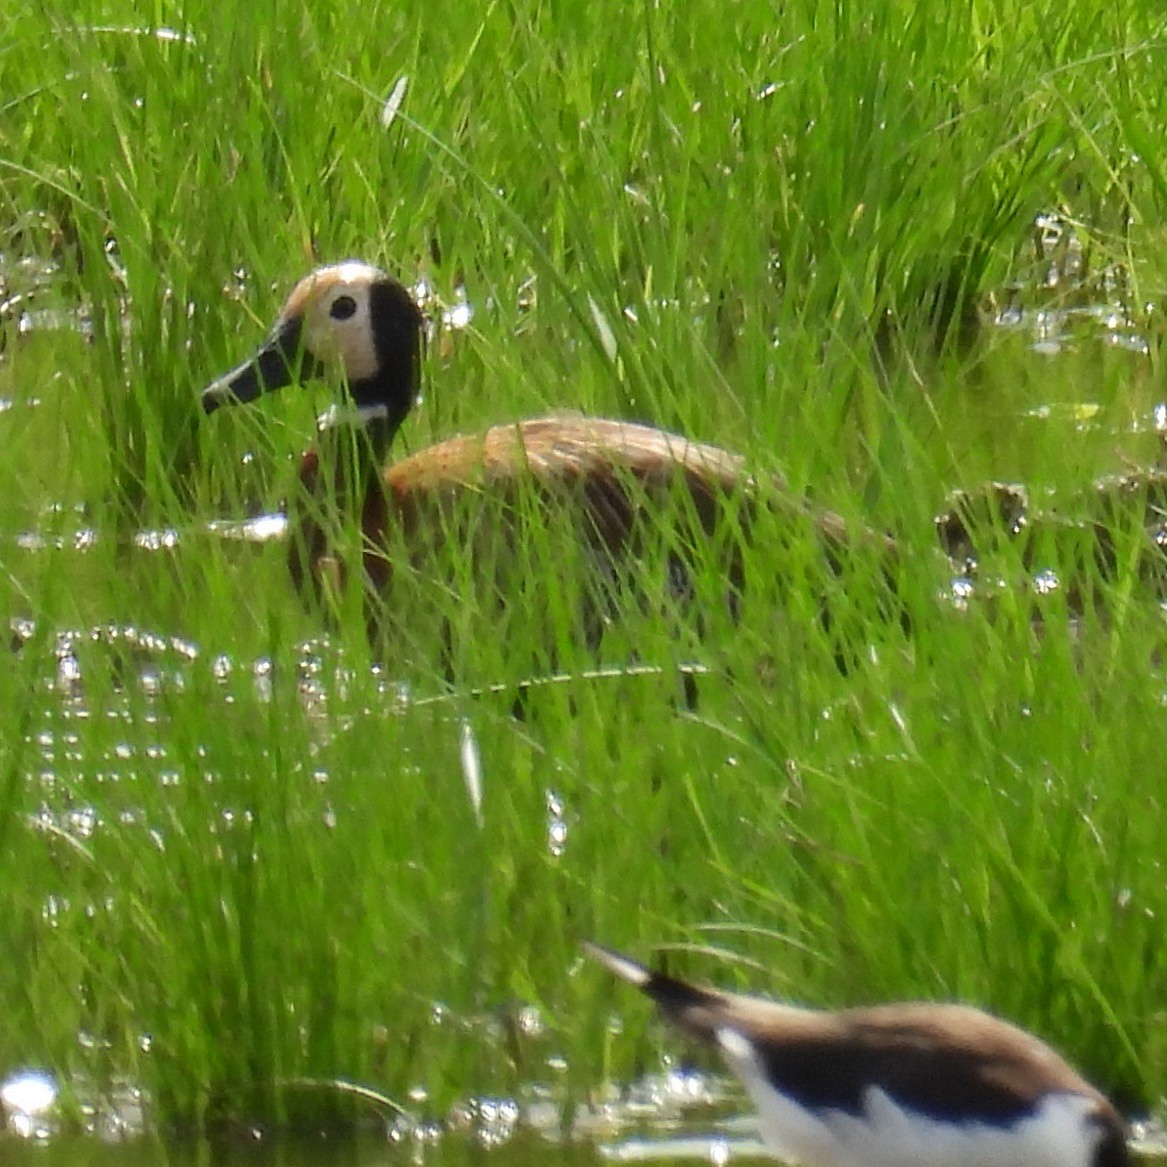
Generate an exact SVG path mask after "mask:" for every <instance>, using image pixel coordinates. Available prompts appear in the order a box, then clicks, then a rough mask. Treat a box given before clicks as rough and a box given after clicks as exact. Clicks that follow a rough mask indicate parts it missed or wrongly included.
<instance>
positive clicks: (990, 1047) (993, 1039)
mask: <svg viewBox="0 0 1167 1167" xmlns="http://www.w3.org/2000/svg"><path fill="white" fill-rule="evenodd" d="M584 947H585V950H586V951H587V953H588V955H590V956H592V957H594V958H595V959H596V960H598V961H600V962H601V963H602V964H603V965H604V966H605V967H606V968H607V969H608V970H609V971H610V972H612V973H614V974H615V975H616V976H618V977H620V978H622V979H623V980H626V981H628V982H629V983H630V984H632V985H635V986H636V987H637V988H638V989H640V990H641V991H642V992H644V993H645V994H647V995H648V996H649V997H650V998H651V999H652V1000H653V1001H654V1002H655V1003H656V1004H657V1005H658V1006H659V1008H660V1010H661V1012H662V1013H663V1014H664V1015H665V1016H666V1017H667V1018H668V1019H669V1020H670V1021H671V1022H673V1023H674V1024H675V1025H677V1026H678V1027H679V1028H680V1029H682V1030H683V1031H685V1032H686V1033H688V1034H690V1035H691V1036H693V1037H695V1038H697V1039H698V1040H699V1041H702V1042H704V1043H705V1044H707V1045H710V1046H714V1047H715V1048H716V1049H717V1050H718V1052H719V1053H720V1054H721V1056H722V1058H723V1059H724V1060H725V1062H726V1063H727V1064H728V1065H729V1067H730V1069H731V1070H733V1072H734V1073H735V1074H736V1075H737V1076H738V1077H739V1078H740V1079H741V1081H742V1083H743V1084H744V1086H745V1088H746V1090H747V1091H748V1092H749V1095H750V1097H751V1099H752V1100H753V1102H754V1105H755V1106H756V1107H757V1108H758V1118H759V1124H760V1128H761V1134H762V1137H763V1139H764V1140H765V1142H766V1144H767V1146H768V1147H769V1148H770V1150H771V1151H773V1152H774V1153H775V1154H776V1155H777V1156H778V1157H779V1158H781V1159H784V1160H786V1161H788V1162H791V1163H798V1164H801V1165H802V1167H914V1165H915V1167H1124V1165H1125V1164H1127V1163H1128V1161H1129V1157H1128V1152H1127V1145H1126V1138H1125V1127H1124V1124H1123V1121H1122V1119H1121V1117H1120V1116H1119V1114H1118V1112H1117V1111H1116V1110H1115V1108H1114V1107H1113V1106H1112V1105H1111V1103H1110V1102H1109V1101H1108V1100H1107V1099H1106V1097H1105V1096H1104V1095H1102V1094H1101V1093H1100V1092H1099V1091H1098V1090H1096V1089H1095V1088H1094V1087H1093V1086H1091V1085H1090V1084H1089V1083H1088V1082H1087V1081H1086V1080H1085V1079H1084V1078H1082V1077H1081V1076H1080V1075H1079V1074H1078V1073H1077V1072H1076V1071H1074V1070H1073V1069H1071V1068H1070V1066H1069V1065H1068V1064H1067V1063H1066V1062H1065V1061H1064V1060H1063V1059H1062V1058H1061V1057H1060V1056H1059V1055H1058V1054H1057V1053H1055V1052H1054V1051H1053V1050H1052V1049H1051V1048H1050V1047H1049V1046H1048V1045H1046V1044H1045V1043H1044V1042H1043V1041H1041V1040H1040V1039H1039V1038H1037V1037H1035V1036H1034V1035H1033V1034H1031V1033H1027V1032H1026V1031H1025V1030H1023V1029H1019V1028H1018V1027H1017V1026H1015V1025H1011V1024H1010V1023H1009V1022H1007V1021H1002V1020H1001V1019H1000V1018H998V1017H994V1016H992V1015H991V1014H988V1013H984V1012H982V1011H981V1010H979V1009H973V1008H970V1007H968V1006H965V1005H953V1004H935V1003H924V1002H903V1003H898V1004H889V1005H875V1006H870V1007H867V1008H859V1009H843V1010H839V1011H837V1012H831V1011H826V1010H821V1011H820V1010H813V1009H804V1008H799V1007H797V1006H794V1005H786V1004H780V1003H778V1002H775V1001H769V1000H766V999H765V998H762V997H747V996H742V995H739V994H736V993H723V992H720V991H718V990H717V989H710V988H702V987H699V986H697V985H693V984H690V983H689V982H687V981H683V980H680V979H678V978H676V977H671V976H668V975H666V974H665V973H661V972H653V971H651V970H649V969H648V968H646V967H645V966H644V965H641V964H639V963H637V962H636V961H634V960H631V959H629V958H628V957H626V956H622V955H620V954H619V953H617V952H613V951H612V950H611V949H608V948H601V947H600V946H599V945H596V944H585V945H584Z"/></svg>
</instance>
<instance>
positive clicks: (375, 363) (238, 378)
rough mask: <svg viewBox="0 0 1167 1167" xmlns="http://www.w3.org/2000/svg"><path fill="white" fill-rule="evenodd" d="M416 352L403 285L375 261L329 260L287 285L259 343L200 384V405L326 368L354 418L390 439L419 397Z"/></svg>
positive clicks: (413, 313)
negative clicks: (344, 393) (288, 288)
mask: <svg viewBox="0 0 1167 1167" xmlns="http://www.w3.org/2000/svg"><path fill="white" fill-rule="evenodd" d="M421 355H422V318H421V311H420V310H419V308H418V306H417V304H416V303H415V302H414V300H413V297H412V296H411V295H410V294H409V292H408V291H407V290H406V289H405V288H404V287H402V285H401V284H400V283H398V282H397V280H395V279H394V278H393V277H392V276H390V275H388V274H387V273H386V272H383V271H382V270H381V269H380V268H376V267H372V266H370V265H369V264H366V263H358V262H356V261H351V262H348V263H338V264H333V265H331V266H329V267H321V268H317V269H316V271H314V272H312V273H311V275H308V276H305V277H304V279H302V280H301V281H300V282H299V283H298V284H297V285H296V286H295V287H294V288H293V289H292V294H291V295H290V296H289V297H288V299H287V302H286V303H285V304H284V307H283V311H281V312H280V315H279V318H278V319H277V320H276V322H275V325H274V327H273V328H272V330H271V332H270V333H269V334H268V337H267V339H266V340H265V341H264V342H263V344H262V345H261V346H260V347H259V350H258V351H257V352H256V353H254V354H253V355H252V356H251V357H250V358H249V359H248V360H246V361H245V362H244V363H243V364H241V365H240V366H239V367H238V368H237V369H233V370H232V371H231V372H230V373H227V374H226V375H224V376H222V377H220V378H219V379H218V380H217V381H214V382H213V383H212V384H210V385H208V386H207V387H206V388H205V389H204V390H203V392H202V398H201V400H202V404H203V409H205V410H206V411H207V413H212V412H213V411H214V410H216V409H218V408H219V406H221V405H236V404H238V403H240V402H246V401H254V400H255V399H256V398H257V397H259V396H260V394H262V393H268V392H270V391H271V390H273V389H280V388H282V387H283V386H285V385H289V384H291V383H292V382H293V381H297V382H298V381H305V380H309V379H311V378H313V377H318V376H322V375H326V374H328V373H330V372H332V373H335V374H338V375H339V377H340V378H341V379H343V381H344V384H345V386H346V389H347V392H348V396H349V399H350V402H349V403H350V404H351V406H352V407H353V410H355V412H356V414H357V416H358V417H359V419H360V420H361V421H362V422H363V423H364V424H365V425H366V426H368V427H369V428H370V429H374V430H377V431H380V434H381V435H382V436H383V437H384V439H385V440H386V441H388V440H390V439H391V438H392V436H393V434H394V433H396V431H397V428H398V426H400V425H401V422H402V421H403V420H404V418H405V415H406V414H407V413H408V412H409V410H410V408H411V407H412V405H413V403H414V401H415V400H416V399H417V395H418V392H419V390H420V388H421Z"/></svg>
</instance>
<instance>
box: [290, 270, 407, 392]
mask: <svg viewBox="0 0 1167 1167" xmlns="http://www.w3.org/2000/svg"><path fill="white" fill-rule="evenodd" d="M385 278H386V277H385V273H384V272H382V271H381V270H380V269H379V268H376V267H373V266H371V265H370V264H367V263H358V262H357V261H355V260H351V261H349V262H347V263H338V264H334V265H333V266H331V267H322V268H318V269H317V270H316V271H314V272H313V273H312V274H311V275H309V276H306V277H305V278H304V279H302V280H301V281H300V282H299V283H298V284H297V285H296V287H295V288H294V289H293V290H292V294H291V295H290V296H289V297H288V301H287V304H286V305H285V306H284V312H283V319H287V318H288V317H290V316H299V317H300V318H301V320H302V321H303V332H302V334H301V340H302V343H303V345H304V348H305V349H306V350H307V351H308V352H309V353H310V354H311V355H312V356H313V357H315V358H316V359H317V360H319V361H321V362H323V363H324V364H325V365H333V366H335V367H337V368H338V369H339V370H340V371H341V372H342V373H343V374H344V376H345V378H346V379H347V380H348V381H349V382H354V381H363V380H366V379H368V378H370V377H375V376H376V375H377V374H378V373H379V372H380V367H379V360H378V357H377V345H376V337H375V335H374V329H373V319H372V313H371V303H370V289H371V288H372V287H373V285H374V284H377V283H380V282H381V281H383V280H384V279H385Z"/></svg>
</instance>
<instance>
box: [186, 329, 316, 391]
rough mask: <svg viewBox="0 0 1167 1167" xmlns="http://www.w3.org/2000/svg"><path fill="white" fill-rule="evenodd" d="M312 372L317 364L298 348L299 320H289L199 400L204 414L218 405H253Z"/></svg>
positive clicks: (211, 386)
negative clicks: (264, 395) (256, 400)
mask: <svg viewBox="0 0 1167 1167" xmlns="http://www.w3.org/2000/svg"><path fill="white" fill-rule="evenodd" d="M315 371H316V361H314V360H313V359H312V358H311V356H310V355H309V354H308V353H307V352H305V351H304V350H303V348H302V347H301V344H300V320H299V319H292V320H288V321H286V322H285V323H284V324H281V325H280V326H279V328H277V329H276V330H275V332H273V333H272V334H271V336H269V337H268V339H267V340H266V341H265V342H264V344H263V346H262V347H261V348H260V350H259V351H258V352H257V353H256V354H255V355H254V356H253V357H251V359H250V360H248V361H245V362H244V363H243V364H242V365H240V366H239V367H238V368H237V369H232V371H231V372H230V373H227V374H226V375H224V376H222V377H220V378H219V379H218V380H217V381H214V382H212V383H211V384H210V385H208V386H207V387H206V388H205V389H204V390H203V391H202V395H201V397H200V400H201V401H202V403H203V409H204V410H205V411H206V412H207V413H214V411H215V410H216V409H218V408H219V406H220V405H240V404H243V403H245V402H248V401H254V400H255V399H256V398H257V397H259V396H260V394H262V393H270V392H272V391H273V390H275V389H282V388H283V387H284V386H285V385H290V384H291V383H292V382H293V381H298V380H305V379H306V378H308V377H311V376H312V375H313V374H314V373H315Z"/></svg>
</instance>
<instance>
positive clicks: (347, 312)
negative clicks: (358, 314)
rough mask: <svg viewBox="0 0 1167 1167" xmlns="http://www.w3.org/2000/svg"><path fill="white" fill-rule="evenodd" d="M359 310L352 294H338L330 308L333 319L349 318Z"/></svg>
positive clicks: (329, 313) (329, 311)
mask: <svg viewBox="0 0 1167 1167" xmlns="http://www.w3.org/2000/svg"><path fill="white" fill-rule="evenodd" d="M356 310H357V302H356V300H354V299H353V298H352V296H337V298H336V299H335V300H333V301H332V307H331V308H329V309H328V315H329V316H331V317H332V318H333V320H347V319H348V318H349V317H350V316H351V315H352V314H353V313H354V312H355V311H356Z"/></svg>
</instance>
